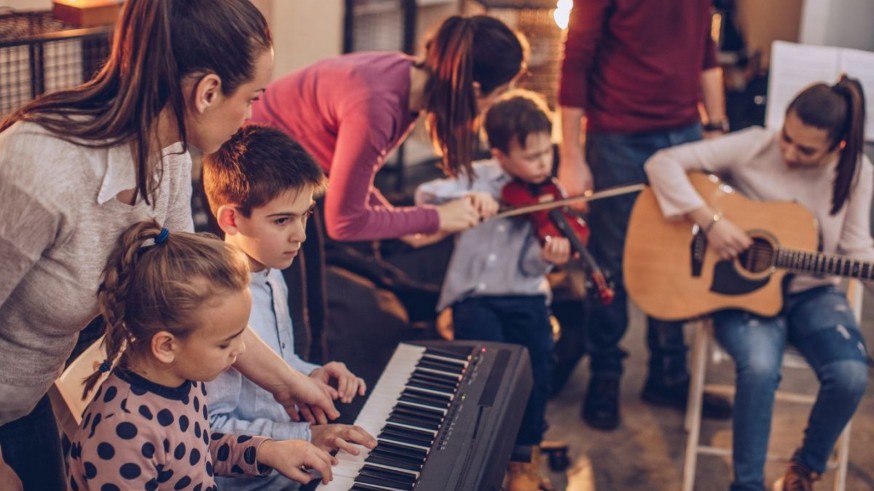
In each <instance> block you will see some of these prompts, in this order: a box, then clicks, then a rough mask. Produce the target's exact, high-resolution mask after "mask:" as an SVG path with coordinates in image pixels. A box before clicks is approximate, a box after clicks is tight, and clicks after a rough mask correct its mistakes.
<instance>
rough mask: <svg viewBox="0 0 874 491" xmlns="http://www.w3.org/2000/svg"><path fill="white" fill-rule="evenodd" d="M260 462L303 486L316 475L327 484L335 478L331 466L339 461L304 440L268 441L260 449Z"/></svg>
mask: <svg viewBox="0 0 874 491" xmlns="http://www.w3.org/2000/svg"><path fill="white" fill-rule="evenodd" d="M258 462H259V463H261V464H264V465H266V466H269V467H272V468H274V469H276V470H277V471H278V472H279V473H280V474H282V475H283V476H285V477H287V478H289V479H293V480H295V481H297V482H299V483H302V484H306V483H308V482H310V481H311V480H312V479H313V478H314V477H316V476H314V474H319V475H320V476H321V479H322V483H323V484H327V483H329V482H330V481H331V479H333V477H334V476H333V474H332V472H331V466H332V465H335V464H336V463H337V459H335V458H334V457H332V456H331V454H329V453H328V452H325V451H324V450H322V449H320V448H319V447H317V446H315V445H313V444H312V443H310V442H307V441H304V440H282V441H277V440H267V441H265V442H264V443H262V444H261V445H260V446H259V447H258Z"/></svg>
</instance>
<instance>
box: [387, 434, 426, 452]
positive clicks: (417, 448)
mask: <svg viewBox="0 0 874 491" xmlns="http://www.w3.org/2000/svg"><path fill="white" fill-rule="evenodd" d="M376 441H377V442H380V443H384V444H388V445H394V446H395V447H397V448H402V449H407V450H410V451H414V452H419V453H421V454H423V455H424V456H427V455H428V452H430V451H431V447H430V446H427V445H417V444H415V443H409V442H405V441H403V440H401V439H399V438H393V437H390V436H382V435H380V436H377V437H376Z"/></svg>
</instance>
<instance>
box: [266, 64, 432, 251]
mask: <svg viewBox="0 0 874 491" xmlns="http://www.w3.org/2000/svg"><path fill="white" fill-rule="evenodd" d="M412 65H413V59H412V58H411V57H409V56H407V55H404V54H401V53H354V54H348V55H343V56H339V57H336V58H330V59H327V60H323V61H320V62H317V63H315V64H313V65H310V66H309V67H306V68H304V69H302V70H299V71H296V72H293V73H291V74H288V75H286V76H284V77H282V78H280V79H278V80H276V81H274V82H273V83H271V84H270V85H269V86H268V87H267V91H266V93H265V94H264V96H263V97H262V98H261V100H260V101H259V102H257V103H256V104H255V105H254V107H253V110H252V112H253V114H252V121H254V122H258V123H262V124H268V125H271V126H274V127H276V128H278V129H280V130H282V131H284V132H285V133H287V134H288V135H290V136H291V137H292V138H294V139H295V140H297V141H298V142H300V144H301V145H303V147H304V148H305V149H306V150H307V151H309V152H310V153H311V154H312V155H313V157H315V159H316V161H317V162H318V163H319V165H321V166H322V168H323V169H324V170H325V173H326V174H328V178H329V184H328V190H327V192H326V194H325V215H326V216H325V224H326V226H327V229H328V234H329V235H330V236H331V237H333V238H334V239H337V240H372V239H384V238H394V237H400V236H403V235H408V234H414V233H433V232H436V231H437V230H438V227H439V218H438V215H437V210H436V209H435V208H434V207H432V206H414V207H397V208H396V207H393V206H392V205H391V204H389V203H388V201H387V200H386V199H385V198H384V197H383V196H382V195H381V194H380V193H379V191H378V190H377V189H376V188H375V187H374V184H373V180H374V177H375V175H376V173H377V171H378V170H379V169H380V168H381V167H382V166H383V165H384V164H385V161H386V158H387V157H388V155H389V153H390V152H391V151H392V150H393V149H394V148H395V147H397V146H398V145H399V144H400V143H401V142H402V141H403V140H404V139H405V138H406V136H407V135H408V134H409V132H410V131H411V130H412V128H413V125H414V124H415V122H416V118H417V116H418V115H417V114H416V113H413V112H411V111H410V109H409V93H410V69H411V67H412Z"/></svg>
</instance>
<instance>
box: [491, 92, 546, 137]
mask: <svg viewBox="0 0 874 491" xmlns="http://www.w3.org/2000/svg"><path fill="white" fill-rule="evenodd" d="M483 127H484V128H485V131H486V136H487V137H488V139H489V146H490V147H491V148H497V149H498V150H500V151H502V152H504V153H509V151H510V141H511V140H512V139H513V138H516V141H517V142H519V147H520V148H525V140H526V139H528V135H529V134H531V133H541V132H546V133H550V134H552V113H551V112H550V110H549V106H547V105H546V102H545V101H544V100H543V97H541V96H540V94H538V93H536V92H532V91H530V90H523V89H514V90H511V91H509V92H507V93H506V94H504V95H503V96H501V98H500V99H499V100H498V101H497V102H495V104H494V105H493V106H492V107H491V108H489V110H488V112H486V117H485V122H484V123H483Z"/></svg>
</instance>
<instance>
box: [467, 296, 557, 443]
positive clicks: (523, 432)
mask: <svg viewBox="0 0 874 491" xmlns="http://www.w3.org/2000/svg"><path fill="white" fill-rule="evenodd" d="M452 324H453V327H454V329H455V338H456V339H470V340H480V341H499V342H505V343H514V344H521V345H522V346H525V347H526V348H528V354H529V355H530V357H531V368H532V372H533V375H534V388H533V389H532V390H531V396H530V397H529V398H528V405H527V407H526V408H525V415H524V416H523V417H522V427H521V428H519V434H518V436H517V437H516V444H517V445H540V442H541V441H542V440H543V432H544V431H545V429H546V422H545V416H546V400H547V399H548V398H549V392H550V384H551V381H552V348H553V345H552V328H551V326H550V324H549V309H548V308H547V306H546V299H545V298H544V297H543V296H542V295H535V296H506V297H476V298H468V299H465V300H462V301H460V302H456V303H455V304H453V305H452Z"/></svg>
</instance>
